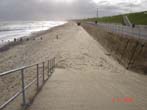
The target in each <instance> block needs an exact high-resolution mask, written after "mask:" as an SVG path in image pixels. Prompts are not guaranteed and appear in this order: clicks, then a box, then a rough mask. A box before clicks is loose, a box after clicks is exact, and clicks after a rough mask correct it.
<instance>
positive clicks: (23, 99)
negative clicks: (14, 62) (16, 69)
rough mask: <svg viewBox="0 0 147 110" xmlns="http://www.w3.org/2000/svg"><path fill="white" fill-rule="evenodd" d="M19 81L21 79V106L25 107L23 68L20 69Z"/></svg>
mask: <svg viewBox="0 0 147 110" xmlns="http://www.w3.org/2000/svg"><path fill="white" fill-rule="evenodd" d="M21 81H22V101H23V107H25V106H26V96H25V82H24V69H21Z"/></svg>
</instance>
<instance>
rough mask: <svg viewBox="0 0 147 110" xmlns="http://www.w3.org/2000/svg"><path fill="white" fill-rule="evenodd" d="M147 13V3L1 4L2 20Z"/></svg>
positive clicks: (24, 0)
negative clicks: (97, 11) (146, 11)
mask: <svg viewBox="0 0 147 110" xmlns="http://www.w3.org/2000/svg"><path fill="white" fill-rule="evenodd" d="M97 7H98V9H99V16H109V15H115V14H122V13H126V12H127V13H128V12H136V11H145V10H147V0H0V20H60V19H75V18H86V17H87V18H88V17H95V16H96V10H97Z"/></svg>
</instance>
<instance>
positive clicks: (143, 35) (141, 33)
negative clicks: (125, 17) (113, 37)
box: [88, 22, 147, 39]
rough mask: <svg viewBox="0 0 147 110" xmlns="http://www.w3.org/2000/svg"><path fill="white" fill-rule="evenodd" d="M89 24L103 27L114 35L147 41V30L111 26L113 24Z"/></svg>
mask: <svg viewBox="0 0 147 110" xmlns="http://www.w3.org/2000/svg"><path fill="white" fill-rule="evenodd" d="M88 24H91V25H94V26H97V27H101V28H103V29H105V30H106V31H108V32H113V33H118V34H121V35H124V37H125V35H126V36H130V37H136V38H139V39H147V32H146V29H144V28H141V27H137V26H136V27H134V28H132V27H129V26H123V25H120V24H111V23H98V24H95V23H93V22H88Z"/></svg>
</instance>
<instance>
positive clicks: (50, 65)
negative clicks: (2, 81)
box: [0, 58, 55, 110]
mask: <svg viewBox="0 0 147 110" xmlns="http://www.w3.org/2000/svg"><path fill="white" fill-rule="evenodd" d="M45 63H47V68H45ZM40 65H42V72H41V73H39V66H40ZM31 67H36V78H35V79H34V80H32V81H31V82H30V83H29V84H27V85H25V78H24V74H26V73H25V69H27V68H31ZM45 69H47V79H45ZM54 69H55V58H52V59H51V60H48V61H44V62H41V63H36V64H33V65H29V66H24V67H21V68H17V69H14V70H10V71H7V72H3V73H1V74H0V77H3V76H7V75H10V74H13V73H15V72H19V74H20V75H21V90H19V91H17V93H15V95H13V96H12V97H10V98H9V99H8V100H7V101H5V102H4V103H3V104H2V105H1V106H0V110H3V109H4V108H6V107H7V106H8V105H9V104H10V103H11V102H13V101H14V100H15V99H16V98H17V97H18V96H20V95H22V103H23V104H22V105H23V108H26V107H27V105H28V104H27V102H26V90H27V89H28V88H29V87H31V85H32V84H34V83H36V88H37V92H38V91H39V90H40V88H41V87H42V86H43V85H44V83H45V81H46V80H48V79H49V77H50V76H51V75H52V73H53V72H54ZM41 77H42V85H41V86H40V84H39V80H40V78H41Z"/></svg>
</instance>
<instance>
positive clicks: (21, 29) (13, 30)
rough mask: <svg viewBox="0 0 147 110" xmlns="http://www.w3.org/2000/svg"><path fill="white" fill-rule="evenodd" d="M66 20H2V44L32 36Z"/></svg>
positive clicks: (0, 29)
mask: <svg viewBox="0 0 147 110" xmlns="http://www.w3.org/2000/svg"><path fill="white" fill-rule="evenodd" d="M65 23H66V21H3V22H0V45H2V44H5V43H7V42H10V41H13V40H14V38H16V39H19V38H21V37H25V36H27V37H28V36H30V35H31V34H33V33H37V32H40V31H45V30H48V29H50V28H53V27H55V26H60V25H63V24H65Z"/></svg>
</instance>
